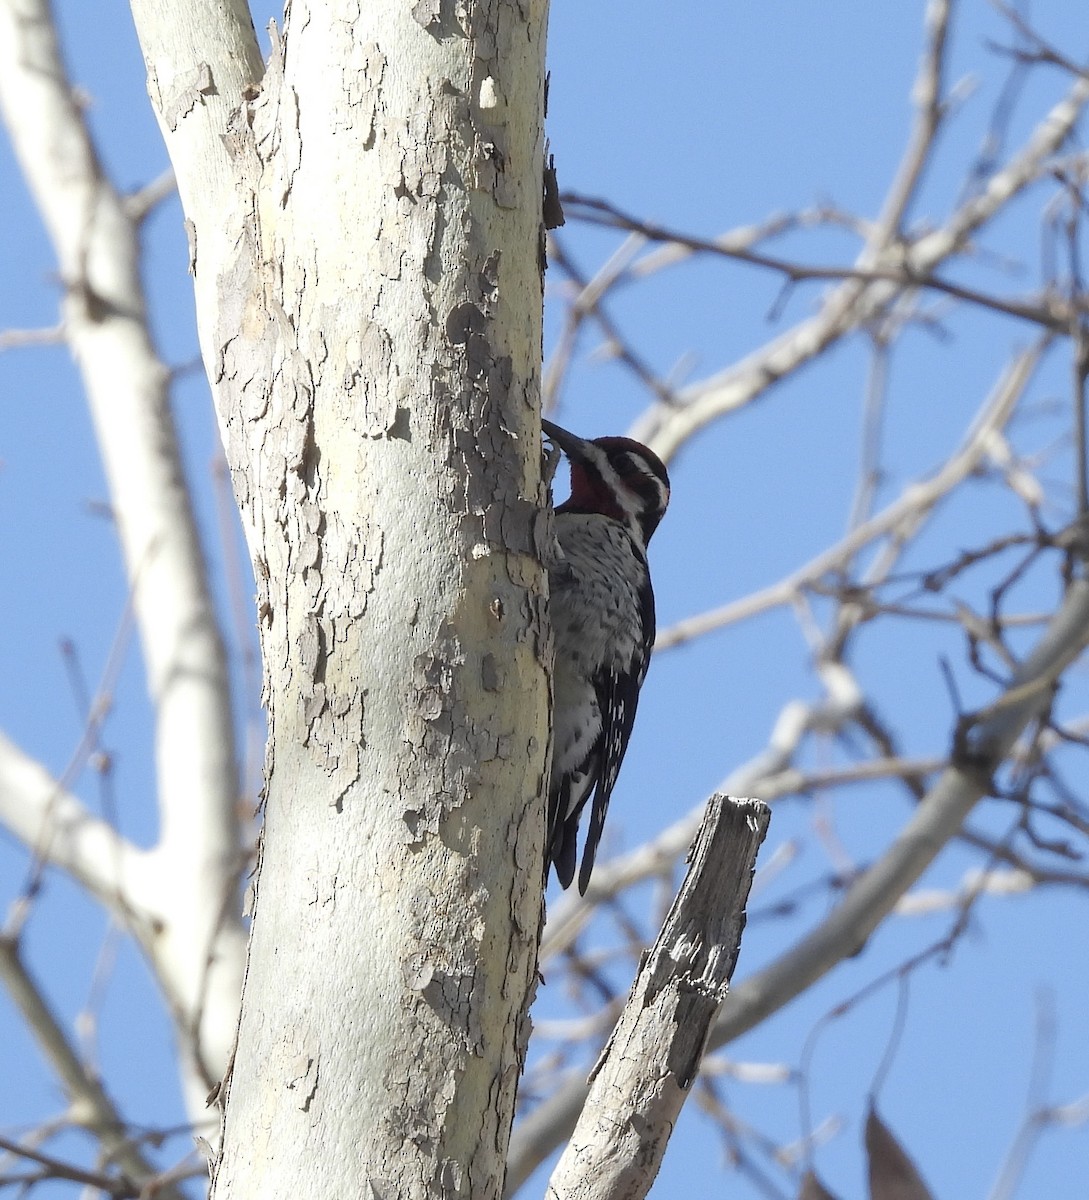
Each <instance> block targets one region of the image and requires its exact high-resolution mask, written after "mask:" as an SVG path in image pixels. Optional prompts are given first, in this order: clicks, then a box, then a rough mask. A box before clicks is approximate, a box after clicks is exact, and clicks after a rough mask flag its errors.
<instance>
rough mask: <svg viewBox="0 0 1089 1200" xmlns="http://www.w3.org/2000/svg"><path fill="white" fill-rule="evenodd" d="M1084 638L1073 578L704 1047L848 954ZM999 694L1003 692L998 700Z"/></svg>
mask: <svg viewBox="0 0 1089 1200" xmlns="http://www.w3.org/2000/svg"><path fill="white" fill-rule="evenodd" d="M1087 644H1089V582H1087V581H1086V580H1083V579H1079V580H1077V581H1076V582H1074V583H1072V584H1071V586H1070V588H1069V590H1068V592H1067V595H1066V598H1065V600H1064V602H1063V604H1062V607H1061V608H1060V610H1059V611H1058V612H1057V613H1056V614H1055V617H1054V618H1053V620H1052V621H1051V623H1050V625H1049V626H1048V628H1047V630H1046V631H1045V633H1044V635H1043V637H1042V638H1041V640H1040V642H1039V643H1038V645H1037V647H1036V649H1035V650H1034V651H1033V652H1032V654H1030V655H1029V657H1028V658H1027V659H1026V660H1025V661H1024V663H1022V665H1021V667H1020V668H1019V669H1018V671H1017V672H1016V674H1015V675H1014V677H1013V679H1012V681H1011V683H1010V686H1009V688H1008V689H1007V691H1006V693H1005V695H1004V697H1003V698H1000V699H999V701H997V702H996V703H995V704H993V705H991V706H990V707H989V709H988V715H987V716H986V717H985V718H984V719H983V720H981V721H979V722H978V723H973V724H972V726H971V729H970V733H969V734H967V735H966V737H965V738H964V746H963V749H962V753H961V755H960V757H959V758H958V759H955V760H954V762H953V763H952V765H950V766H949V767H948V768H946V770H945V771H944V772H943V773H942V775H941V777H940V778H939V779H938V780H937V782H936V783H935V784H934V785H933V787H931V788H930V789H929V790H928V791H927V793H926V795H925V796H924V798H923V800H922V802H921V803H920V804H919V806H918V807H917V809H916V810H915V813H914V814H913V816H912V818H911V820H909V821H908V823H907V824H906V825H905V827H904V829H903V830H902V831H901V832H900V834H899V836H898V837H897V839H896V841H895V842H894V843H893V845H892V846H891V847H890V848H889V849H888V850H887V851H886V852H885V854H884V855H883V856H882V857H881V858H880V859H879V860H878V861H877V862H876V863H875V864H874V865H873V866H872V867H871V868H870V869H869V870H867V871H866V872H865V873H864V874H863V875H861V876H860V877H859V878H858V880H857V881H856V882H855V883H854V885H853V886H852V887H851V889H850V890H849V892H848V893H847V895H846V896H845V897H844V899H843V900H842V902H841V903H840V904H839V906H838V907H837V908H836V909H835V910H834V911H833V912H832V914H831V915H830V916H829V917H828V918H827V919H826V920H825V921H823V922H822V923H821V924H820V925H819V926H818V927H817V928H816V929H815V930H813V932H812V933H810V934H808V935H807V936H806V937H804V938H802V939H801V941H800V942H798V943H797V944H796V945H795V946H793V947H792V948H791V949H790V950H788V951H787V952H786V953H784V954H783V955H782V956H781V957H780V958H778V959H777V960H776V961H775V962H773V963H772V964H771V965H770V966H768V967H765V968H764V969H763V970H761V971H759V972H757V974H756V975H753V976H750V977H749V978H748V979H745V980H743V981H742V982H741V983H740V984H739V985H738V986H737V987H736V988H734V989H733V991H732V992H731V996H730V1000H729V1003H728V1005H727V1006H726V1008H725V1010H724V1012H723V1014H722V1016H721V1017H720V1019H719V1022H718V1025H717V1027H716V1028H715V1030H714V1032H713V1033H712V1035H711V1040H710V1043H709V1047H710V1048H711V1049H717V1048H719V1047H721V1046H724V1045H725V1044H726V1043H727V1042H730V1041H732V1040H733V1039H734V1038H736V1037H739V1036H740V1035H741V1034H743V1033H745V1032H747V1031H748V1030H749V1029H752V1028H753V1027H754V1026H755V1025H757V1024H758V1023H759V1022H760V1021H762V1020H764V1019H765V1018H766V1017H768V1016H770V1015H771V1014H772V1013H773V1012H777V1011H778V1010H779V1009H780V1008H782V1007H783V1005H785V1004H787V1003H788V1002H789V1001H790V1000H793V999H794V997H795V996H797V995H799V993H801V992H802V991H804V990H805V988H807V987H809V986H810V985H811V984H812V983H814V982H816V980H818V979H819V978H821V977H822V976H823V975H825V974H827V972H828V971H830V970H831V969H832V968H833V967H834V966H835V965H836V964H837V963H839V962H842V961H843V959H844V958H846V957H849V956H850V955H852V954H856V953H857V952H858V951H859V950H860V949H861V948H862V947H863V946H864V945H865V943H866V939H867V938H868V937H869V936H870V934H871V933H872V932H873V931H874V929H876V928H877V926H878V925H879V924H880V923H881V921H882V920H884V918H885V917H886V916H887V915H888V913H889V912H891V911H892V909H893V908H894V907H895V905H896V904H897V902H898V901H899V899H900V897H901V896H903V895H904V893H905V892H906V891H907V889H908V888H909V887H910V886H911V885H912V884H913V883H914V882H915V880H916V879H918V878H919V876H920V875H921V874H922V873H923V871H924V870H926V868H927V867H928V866H929V865H930V863H931V862H932V861H933V860H934V858H935V857H936V856H937V855H938V853H939V852H940V851H941V849H942V848H943V847H944V846H945V844H946V843H947V842H948V841H949V840H950V839H951V838H953V837H954V836H955V835H956V833H957V831H958V830H959V828H960V826H961V824H962V823H963V821H964V819H965V817H966V816H967V815H968V813H969V812H970V811H971V809H972V807H973V805H974V804H975V803H976V801H977V800H979V799H980V797H981V796H983V795H985V794H986V792H987V789H988V787H989V786H990V776H991V773H992V772H993V771H994V770H995V769H996V768H997V766H998V764H999V763H1000V762H1001V761H1002V759H1003V758H1004V757H1005V756H1006V755H1007V754H1009V752H1010V750H1011V749H1012V747H1013V745H1014V742H1015V741H1016V739H1017V737H1018V735H1019V734H1020V732H1021V731H1022V730H1023V729H1024V728H1025V726H1026V725H1027V724H1028V723H1029V721H1030V720H1032V719H1033V717H1034V716H1036V715H1038V714H1039V713H1040V712H1042V711H1043V710H1044V709H1045V707H1046V706H1047V703H1048V700H1049V697H1050V690H1051V687H1052V686H1053V684H1054V683H1055V681H1056V680H1057V679H1058V678H1059V676H1060V675H1061V673H1062V672H1063V670H1064V669H1065V668H1066V667H1067V666H1069V664H1070V663H1071V662H1073V661H1074V659H1076V658H1077V657H1078V655H1079V654H1080V653H1081V652H1082V651H1083V650H1084V649H1085V647H1086V645H1087ZM1007 697H1008V699H1007ZM585 1098H586V1088H585V1086H584V1085H582V1084H581V1083H578V1082H576V1083H573V1084H567V1085H565V1086H564V1087H563V1088H561V1089H559V1090H558V1091H557V1092H556V1093H554V1094H553V1095H552V1096H551V1097H549V1099H548V1100H546V1101H545V1102H544V1103H543V1104H541V1105H540V1107H539V1108H537V1109H536V1110H534V1112H532V1113H530V1114H529V1116H527V1117H526V1118H525V1119H524V1120H523V1121H522V1122H521V1123H520V1125H519V1126H518V1127H517V1128H516V1129H515V1131H514V1136H513V1137H512V1139H511V1155H510V1165H509V1169H508V1180H509V1181H510V1182H509V1187H511V1188H512V1189H513V1188H516V1187H518V1186H519V1185H520V1183H521V1182H522V1181H523V1180H524V1179H525V1178H527V1177H528V1175H529V1173H530V1172H531V1171H532V1170H533V1168H534V1167H535V1166H536V1164H537V1163H538V1162H540V1161H541V1159H542V1158H543V1157H544V1156H545V1155H547V1154H548V1153H549V1151H550V1150H551V1149H552V1148H553V1147H554V1146H556V1145H558V1144H559V1143H560V1141H562V1140H563V1138H564V1137H565V1136H566V1135H567V1134H568V1132H569V1131H570V1130H571V1129H572V1128H573V1127H574V1125H575V1121H576V1119H577V1117H578V1114H579V1112H580V1110H581V1108H582V1105H583V1103H584V1101H585Z"/></svg>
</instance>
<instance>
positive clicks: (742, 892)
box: [547, 796, 771, 1200]
mask: <svg viewBox="0 0 1089 1200" xmlns="http://www.w3.org/2000/svg"><path fill="white" fill-rule="evenodd" d="M770 815H771V814H770V810H769V809H768V807H767V805H765V804H763V803H762V802H761V801H759V800H733V799H727V798H725V797H721V796H713V797H712V798H711V800H710V801H709V802H708V805H707V813H706V816H705V818H704V823H703V826H702V827H701V829H700V832H699V835H698V836H697V838H696V843H695V845H694V846H693V848H692V863H691V866H690V868H689V872H688V876H687V878H686V879H685V882H684V884H683V885H682V887H681V890H680V892H679V893H678V895H677V899H676V900H675V901H674V904H673V907H672V908H671V909H670V912H669V915H668V916H667V917H666V920H665V924H664V925H663V927H662V931H661V933H660V934H659V935H658V937H657V939H656V940H655V943H654V946H653V947H652V948H651V950H650V951H649V952H648V953H647V955H646V956H645V957H644V959H643V963H642V966H641V968H640V970H639V974H638V975H637V976H636V979H635V983H634V984H633V985H632V990H631V995H630V996H629V998H628V1002H627V1004H626V1005H625V1006H624V1010H623V1012H622V1013H621V1014H620V1018H619V1020H618V1021H617V1023H616V1027H615V1029H614V1030H613V1032H612V1035H611V1036H610V1038H609V1041H608V1044H607V1045H606V1047H605V1049H604V1051H603V1052H602V1054H601V1058H600V1059H599V1060H598V1063H597V1066H596V1067H595V1068H594V1070H593V1072H592V1073H591V1081H592V1082H591V1086H590V1094H589V1097H588V1098H587V1101H586V1105H585V1107H584V1108H583V1111H582V1116H581V1118H580V1119H579V1123H578V1125H577V1126H576V1128H575V1130H574V1133H573V1134H572V1137H571V1141H570V1143H569V1144H568V1147H567V1150H566V1151H565V1152H564V1155H563V1157H562V1158H561V1159H560V1162H559V1165H558V1166H557V1167H556V1170H555V1172H554V1173H553V1175H552V1179H551V1181H550V1182H549V1186H548V1192H547V1195H548V1196H550V1197H560V1196H562V1197H564V1198H565V1200H566V1198H568V1197H571V1198H576V1197H581V1198H584V1200H591V1198H592V1197H593V1198H596V1197H599V1198H600V1200H608V1198H610V1197H615V1196H618V1195H623V1196H626V1197H629V1198H630V1200H638V1198H639V1197H641V1196H645V1195H646V1193H647V1192H648V1191H649V1189H650V1185H651V1183H652V1182H653V1181H654V1177H655V1176H656V1175H657V1173H658V1167H659V1166H660V1164H661V1160H662V1155H663V1154H664V1153H665V1148H666V1144H667V1142H668V1141H669V1136H670V1134H671V1133H672V1131H673V1127H674V1125H675V1123H676V1119H677V1116H678V1114H679V1113H680V1110H681V1107H682V1105H683V1104H684V1101H685V1099H686V1098H687V1093H688V1089H689V1087H690V1086H691V1083H692V1081H693V1079H694V1078H695V1077H696V1073H697V1071H698V1070H699V1062H700V1059H701V1057H702V1055H703V1049H704V1045H705V1042H706V1038H707V1034H708V1031H709V1030H710V1028H711V1024H712V1022H713V1021H714V1019H715V1015H716V1014H717V1013H718V1010H719V1007H720V1005H721V1004H722V1002H723V1000H724V999H725V998H726V993H727V991H728V989H729V981H730V977H731V976H732V974H733V968H734V963H735V962H736V961H737V954H738V950H739V948H740V945H741V932H742V930H743V929H744V925H745V902H746V900H747V898H748V894H749V887H750V885H751V883H752V873H753V864H754V863H755V861H756V853H757V851H758V850H759V848H760V843H761V842H762V841H763V839H764V835H765V833H766V832H767V826H768V820H769V818H770ZM618 1130H622V1131H623V1134H622V1135H621V1136H620V1137H618V1136H617V1131H618Z"/></svg>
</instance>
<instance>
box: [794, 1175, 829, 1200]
mask: <svg viewBox="0 0 1089 1200" xmlns="http://www.w3.org/2000/svg"><path fill="white" fill-rule="evenodd" d="M798 1200H836V1197H835V1196H834V1195H833V1194H832V1193H831V1192H830V1191H829V1190H828V1189H827V1188H826V1187H825V1186H824V1184H823V1183H821V1181H820V1180H819V1179H818V1178H817V1177H816V1175H814V1174H813V1172H812V1171H806V1173H805V1175H803V1176H802V1188H801V1191H800V1192H799V1193H798Z"/></svg>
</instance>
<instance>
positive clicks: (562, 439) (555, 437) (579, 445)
mask: <svg viewBox="0 0 1089 1200" xmlns="http://www.w3.org/2000/svg"><path fill="white" fill-rule="evenodd" d="M541 430H542V432H543V433H545V434H546V435H547V437H548V438H549V440H550V441H552V442H554V443H555V444H556V445H557V446H559V448H560V449H561V450H562V451H563V452H564V454H566V455H567V457H568V458H571V459H574V460H575V461H576V462H578V461H583V460H585V458H586V441H585V439H583V438H580V437H577V436H576V435H575V434H573V433H568V432H567V430H566V429H561V428H560V426H559V425H554V424H553V423H552V422H551V421H546V420H544V419H543V418H542V419H541Z"/></svg>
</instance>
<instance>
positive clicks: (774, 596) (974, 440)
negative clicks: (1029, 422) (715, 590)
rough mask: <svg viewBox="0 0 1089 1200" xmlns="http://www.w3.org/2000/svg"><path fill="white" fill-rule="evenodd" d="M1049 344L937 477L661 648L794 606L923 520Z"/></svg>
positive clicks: (1006, 383)
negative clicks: (872, 546) (864, 553)
mask: <svg viewBox="0 0 1089 1200" xmlns="http://www.w3.org/2000/svg"><path fill="white" fill-rule="evenodd" d="M1045 344H1046V342H1040V343H1038V344H1037V345H1036V346H1034V347H1032V348H1031V349H1029V350H1025V351H1023V352H1022V353H1021V354H1020V355H1018V357H1017V358H1016V359H1015V360H1014V362H1013V363H1012V364H1011V365H1010V367H1008V368H1007V370H1006V372H1005V374H1004V375H1003V377H1002V379H1000V380H999V382H998V385H997V386H996V388H995V390H994V391H993V392H992V393H991V395H990V396H989V397H988V398H987V400H986V402H985V403H984V405H983V407H982V408H981V409H980V411H979V412H978V413H977V414H976V416H975V418H974V420H973V422H972V425H971V428H970V429H969V431H968V433H967V434H966V436H965V440H964V444H963V445H962V446H961V448H960V449H959V450H958V451H957V452H956V453H955V454H954V455H953V456H952V457H951V458H950V459H949V460H948V462H946V463H945V464H944V465H943V466H942V467H941V469H940V470H938V471H937V473H936V474H935V475H934V476H932V477H931V478H930V479H928V480H926V481H925V482H923V483H912V484H911V485H909V486H908V487H907V488H906V489H905V490H904V492H903V493H902V495H901V496H900V497H899V498H898V499H897V500H895V501H894V502H893V503H892V504H890V505H889V506H888V507H887V508H885V509H884V510H883V511H882V512H880V513H877V514H876V515H875V516H873V517H871V518H870V519H869V520H868V521H864V522H863V523H862V524H861V525H859V526H858V527H857V528H855V529H853V530H851V532H850V533H849V534H848V535H847V536H846V537H845V538H843V539H842V540H841V541H840V542H838V543H837V544H836V545H834V546H832V547H830V548H829V549H827V550H825V551H822V553H820V554H818V555H817V557H816V558H814V559H811V560H810V561H809V562H808V563H806V564H805V566H803V567H799V568H798V570H796V571H793V572H792V573H791V574H790V575H788V576H787V577H786V578H785V579H783V580H780V582H779V583H776V584H773V585H772V586H771V587H768V588H764V589H763V590H762V591H759V592H754V593H753V594H752V595H750V596H746V597H745V598H744V599H742V600H735V601H734V602H733V603H732V604H726V605H724V606H723V607H722V608H717V609H713V610H712V611H711V612H708V613H701V614H700V615H699V616H696V617H689V618H688V619H687V620H684V621H678V622H677V623H676V624H675V625H673V626H671V627H670V628H669V629H665V630H663V631H662V632H661V633H660V634H659V635H658V641H657V643H656V644H655V649H656V650H664V649H666V648H667V647H671V646H676V645H679V644H680V643H681V642H685V641H689V640H691V639H692V638H694V637H698V636H700V635H701V634H704V633H708V632H710V631H711V630H712V629H721V628H722V627H723V626H724V625H730V624H733V623H734V622H736V621H742V620H747V619H748V618H749V617H752V616H755V615H756V614H757V613H761V612H765V611H767V610H768V609H769V608H775V607H777V606H778V605H781V604H789V603H790V602H791V601H793V600H794V598H795V597H796V596H797V594H798V593H799V592H800V591H801V590H803V589H804V588H806V587H808V586H812V585H813V584H815V583H816V582H817V581H818V580H819V579H821V578H822V576H824V575H827V574H828V572H830V571H836V570H842V569H844V568H845V566H846V565H847V563H848V562H849V561H850V560H851V558H852V557H853V556H854V555H855V554H857V553H858V552H859V551H860V550H861V549H862V548H863V547H864V546H866V545H867V544H869V543H870V542H872V541H874V540H875V539H877V538H880V537H885V536H887V535H888V534H890V533H892V532H893V531H894V530H896V529H897V528H898V527H899V526H901V525H903V524H904V523H905V522H908V521H910V522H913V523H914V522H918V521H919V520H921V519H922V518H923V517H925V516H926V515H928V514H929V513H930V512H931V511H932V510H933V508H934V506H935V505H936V504H937V503H938V502H939V501H940V500H941V499H942V498H943V497H944V496H946V495H947V494H948V493H949V492H950V491H951V490H952V489H953V488H954V487H956V485H957V484H959V483H960V482H961V481H962V480H964V479H965V478H966V477H967V476H968V475H970V474H971V473H972V471H973V470H975V468H976V467H977V466H978V464H979V463H980V461H981V460H982V459H984V458H985V457H986V455H987V453H988V452H989V450H990V448H991V445H992V441H993V438H994V436H995V434H996V433H997V432H998V431H1000V430H1001V429H1003V428H1004V427H1005V425H1006V423H1007V422H1008V421H1009V420H1010V418H1011V416H1012V415H1013V412H1014V409H1015V408H1016V406H1017V401H1018V400H1019V399H1020V398H1021V395H1022V393H1023V392H1024V390H1025V388H1026V387H1027V386H1028V382H1029V379H1030V378H1031V376H1032V373H1033V371H1034V370H1035V368H1036V364H1037V363H1038V362H1039V360H1040V355H1041V354H1042V353H1043V349H1044V346H1045Z"/></svg>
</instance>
